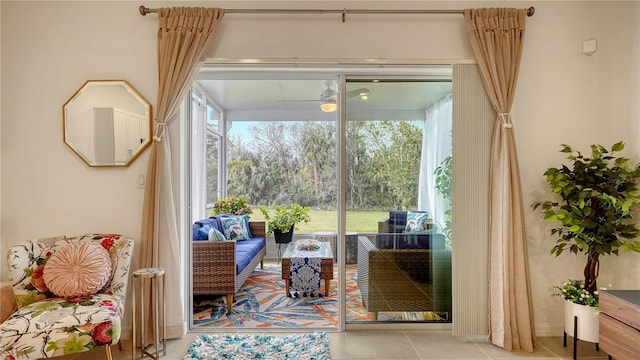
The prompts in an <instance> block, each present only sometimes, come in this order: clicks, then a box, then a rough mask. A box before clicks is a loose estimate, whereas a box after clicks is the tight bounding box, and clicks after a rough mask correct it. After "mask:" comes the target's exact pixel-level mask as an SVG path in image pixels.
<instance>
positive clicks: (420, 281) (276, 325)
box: [189, 67, 452, 331]
mask: <svg viewBox="0 0 640 360" xmlns="http://www.w3.org/2000/svg"><path fill="white" fill-rule="evenodd" d="M434 68H435V67H434ZM409 70H410V69H403V73H402V74H401V75H390V74H383V72H382V71H380V70H379V69H370V68H366V69H355V68H351V69H337V68H336V69H332V70H328V69H327V68H322V69H309V71H308V72H305V71H300V69H295V71H294V70H293V69H292V70H291V71H286V70H283V69H278V70H277V71H269V72H267V71H264V72H261V71H255V70H253V71H242V68H238V69H235V70H234V71H231V72H226V71H220V72H216V71H215V69H214V70H211V69H209V70H208V69H205V70H204V71H203V72H202V74H201V75H200V77H199V78H198V80H197V81H196V83H195V85H194V88H193V90H194V91H193V97H192V110H191V114H192V116H191V118H192V119H191V120H192V121H191V124H192V125H191V132H190V135H189V136H190V144H191V149H192V155H191V159H190V162H191V175H190V176H191V182H190V183H191V196H190V199H191V200H190V201H191V215H192V216H191V223H192V224H194V223H197V222H199V221H200V220H202V219H206V218H208V217H209V216H211V215H212V211H211V209H212V207H213V204H214V203H215V201H216V200H219V199H222V198H227V197H230V196H234V197H244V198H246V199H247V201H248V203H249V204H250V206H251V207H252V209H253V213H252V214H251V215H250V221H265V220H266V219H265V216H264V215H263V213H262V211H261V208H264V209H266V210H269V211H270V213H271V214H273V210H275V208H276V207H281V206H285V205H288V204H291V203H295V204H298V205H301V206H305V207H308V208H309V209H310V221H309V222H306V223H300V224H296V227H295V230H294V233H293V238H292V240H291V242H290V243H285V244H282V243H276V241H275V239H274V236H273V234H271V233H267V234H266V256H265V258H264V260H265V261H264V268H261V267H259V266H258V267H257V268H256V269H255V270H254V271H253V273H252V274H251V276H250V277H249V278H248V279H247V280H246V281H244V282H243V283H242V284H237V289H234V293H233V298H232V299H231V300H230V299H229V297H227V296H224V295H225V294H218V295H217V296H214V295H211V296H209V295H207V296H191V297H190V299H191V309H190V310H191V319H192V329H193V330H196V331H198V330H202V331H209V330H211V329H228V328H233V329H253V330H255V329H295V328H304V329H306V330H308V329H310V328H311V329H313V328H316V329H320V330H327V329H338V327H339V326H340V324H341V323H347V324H358V323H374V322H377V323H395V322H419V323H424V322H440V323H447V322H450V321H451V244H452V238H451V231H450V228H451V207H450V200H451V184H452V183H451V180H452V179H451V159H452V156H451V101H452V99H451V78H450V74H451V71H450V69H449V68H443V67H437V69H436V73H437V74H436V75H433V76H431V75H425V74H426V73H428V72H429V71H430V70H425V69H421V70H420V71H416V72H415V73H413V74H412V73H411V71H409ZM391 72H393V71H391ZM396 72H397V70H396ZM362 73H367V75H361V74H362ZM377 73H380V75H378V74H377ZM351 74H356V75H351ZM372 74H373V75H372ZM407 74H410V75H407ZM341 79H346V80H344V82H342V83H341ZM341 104H344V106H345V107H344V109H341V108H340V106H341ZM339 129H344V134H339V133H338V132H339V131H340V130H339ZM339 135H340V136H339ZM340 139H345V140H344V143H343V144H341V143H340ZM341 146H344V149H345V151H344V152H342V156H339V155H338V154H339V153H341V152H339V151H338V150H339V148H340V147H341ZM341 164H344V169H345V171H344V173H342V172H341V171H339V169H340V166H341ZM341 175H342V177H341ZM339 201H343V203H342V204H343V206H344V208H345V209H346V216H345V218H344V219H341V218H340V217H339V211H338V209H339V208H340V207H339V204H340V203H339ZM339 224H344V226H339ZM267 229H268V225H267ZM341 229H343V230H341ZM193 240H194V239H190V241H193ZM298 240H313V241H316V242H323V243H327V244H328V245H327V246H328V248H329V249H330V252H331V257H332V259H331V262H330V263H329V266H330V268H327V267H326V266H325V265H327V264H326V263H327V261H326V260H327V259H323V267H322V270H321V271H322V273H321V274H319V279H321V281H320V282H319V289H318V291H317V292H316V291H311V292H310V294H309V295H313V296H302V295H303V294H302V292H300V293H297V292H295V291H289V293H287V292H286V290H287V289H288V286H287V285H290V282H289V283H288V282H287V281H290V280H291V279H292V276H293V275H292V269H291V268H290V263H291V261H290V260H291V258H290V257H291V249H289V252H286V250H287V248H288V247H290V245H291V244H294V243H296V241H298ZM283 252H284V253H285V254H284V255H285V257H284V259H283V258H282V255H283ZM283 265H284V266H283ZM328 269H329V270H328ZM341 269H344V271H340V270H341ZM342 284H344V286H342ZM327 285H328V289H327ZM229 301H232V303H233V304H232V306H231V309H232V311H231V312H230V313H228V312H227V304H226V303H227V302H229ZM341 302H344V304H345V308H346V313H345V314H342V315H341V314H340V312H339V309H340V308H341V306H340V304H341Z"/></svg>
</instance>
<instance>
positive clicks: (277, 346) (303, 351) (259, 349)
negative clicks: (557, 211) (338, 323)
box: [184, 332, 331, 360]
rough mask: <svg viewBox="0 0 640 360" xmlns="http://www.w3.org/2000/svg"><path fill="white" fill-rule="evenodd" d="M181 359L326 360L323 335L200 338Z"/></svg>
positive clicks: (325, 340) (326, 353) (237, 335)
mask: <svg viewBox="0 0 640 360" xmlns="http://www.w3.org/2000/svg"><path fill="white" fill-rule="evenodd" d="M184 359H187V360H189V359H191V360H205V359H206V360H209V359H211V360H214V359H215V360H217V359H235V360H248V359H268V360H285V359H291V360H328V359H331V354H330V352H329V338H328V336H327V334H326V333H324V332H323V333H314V334H297V335H239V334H236V335H231V334H220V335H199V336H198V337H197V338H196V340H195V341H194V343H193V344H191V346H190V347H189V350H188V353H187V355H186V356H185V357H184Z"/></svg>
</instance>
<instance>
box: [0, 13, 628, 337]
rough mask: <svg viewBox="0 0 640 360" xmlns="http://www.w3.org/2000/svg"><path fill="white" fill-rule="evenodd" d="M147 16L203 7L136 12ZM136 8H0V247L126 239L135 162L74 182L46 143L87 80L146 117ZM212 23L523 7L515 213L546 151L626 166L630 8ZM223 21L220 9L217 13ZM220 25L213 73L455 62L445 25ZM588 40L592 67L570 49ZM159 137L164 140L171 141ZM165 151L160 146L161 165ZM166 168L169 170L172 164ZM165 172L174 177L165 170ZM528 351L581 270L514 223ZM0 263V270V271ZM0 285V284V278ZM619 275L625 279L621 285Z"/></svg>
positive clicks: (144, 23) (529, 194) (401, 20)
mask: <svg viewBox="0 0 640 360" xmlns="http://www.w3.org/2000/svg"><path fill="white" fill-rule="evenodd" d="M143 3H144V4H145V6H148V7H153V8H156V7H159V6H178V5H180V4H191V5H196V6H211V3H185V2H173V1H172V2H149V1H145V2H143ZM139 5H140V2H137V1H131V2H93V1H92V2H51V1H47V2H12V1H2V2H0V7H1V11H0V14H1V16H2V19H1V29H0V34H1V36H2V38H1V40H2V41H1V47H2V48H1V63H0V64H1V65H0V66H1V68H0V70H1V74H2V77H1V78H0V80H1V91H2V94H3V96H2V98H1V112H0V116H1V118H0V121H1V123H0V125H1V130H0V134H1V139H0V141H1V142H0V144H1V146H2V148H1V150H2V152H1V159H0V165H1V168H0V170H1V171H0V174H1V178H0V185H1V192H0V199H1V207H0V214H1V215H2V221H1V223H0V230H1V233H0V236H1V238H0V244H1V246H2V252H3V253H4V252H5V251H6V248H7V247H8V246H10V245H12V244H14V243H17V242H19V241H24V240H27V239H31V238H36V237H41V236H50V235H56V234H77V233H84V232H94V231H95V232H119V233H126V234H130V235H132V236H134V237H135V238H138V237H139V234H140V218H141V208H142V197H143V192H142V190H139V189H137V187H136V177H137V175H138V174H139V173H144V171H145V168H146V163H147V157H148V154H147V153H148V152H145V153H143V154H142V156H141V157H139V158H138V159H137V160H136V161H135V162H134V163H133V164H132V165H131V166H130V167H128V168H112V169H104V168H98V169H94V168H89V167H87V166H86V165H84V163H83V162H82V161H81V160H80V159H78V158H77V157H76V156H75V155H74V154H73V153H72V152H71V151H70V150H69V149H68V148H67V147H66V146H64V144H63V142H62V120H61V107H62V104H63V103H64V102H65V101H66V100H67V99H68V97H69V96H70V95H71V94H73V92H74V91H75V90H76V89H77V88H78V87H79V86H80V85H81V84H83V83H84V81H86V80H89V79H126V80H128V81H129V82H130V83H131V84H132V85H133V86H134V87H135V88H136V89H137V90H138V91H139V92H140V93H141V94H142V95H143V96H144V97H145V98H147V100H149V101H150V102H151V103H152V104H154V106H155V99H156V90H157V79H156V77H157V70H156V30H157V17H156V16H155V15H149V16H146V17H142V16H140V15H139V14H138V12H137V8H138V6H139ZM216 5H217V6H221V7H223V8H224V7H235V8H238V7H265V8H290V7H305V6H307V7H311V8H320V7H322V8H340V9H341V8H344V7H347V8H433V9H449V8H459V9H462V8H464V7H490V6H516V7H528V6H535V7H536V15H535V16H534V17H532V18H529V19H528V21H527V35H526V38H525V47H524V54H523V61H522V65H521V69H520V78H519V84H518V95H517V99H516V103H515V106H514V110H513V112H512V115H513V118H514V123H515V127H514V129H515V133H516V139H517V141H518V156H519V161H520V166H521V168H520V170H521V175H522V179H523V180H522V183H523V189H524V193H523V197H524V202H525V204H530V203H531V202H532V201H534V200H537V199H540V197H541V196H543V195H544V194H545V193H546V188H545V184H544V182H543V178H542V173H543V172H544V170H545V169H546V168H548V167H550V166H556V165H557V164H558V163H559V162H560V161H561V160H562V156H561V154H560V153H559V152H558V151H557V150H558V149H559V144H561V143H568V144H571V145H573V146H576V147H580V148H586V147H587V145H589V144H592V143H602V144H611V143H613V142H615V141H617V140H624V141H625V142H627V144H628V150H629V151H628V153H629V155H631V156H632V157H633V159H634V160H638V158H639V156H638V154H639V152H640V147H639V146H638V131H639V130H640V129H639V125H638V121H639V120H640V119H639V117H640V110H639V108H638V101H637V99H638V96H639V95H640V94H639V92H640V90H639V89H640V84H639V79H640V76H639V75H640V74H639V72H640V60H639V58H640V55H639V51H640V41H639V35H638V34H640V31H638V24H640V3H638V2H614V1H607V2H576V1H570V2H546V1H543V2H522V1H513V2H506V1H499V2H498V1H494V2H480V1H469V2H432V1H414V2H403V1H387V2H383V1H366V2H365V1H353V2H312V1H299V2H295V3H294V2H288V1H281V2H271V1H256V2H248V1H234V2H216ZM226 5H229V6H226ZM339 18H340V17H339V15H322V16H301V15H296V16H284V15H269V16H267V15H239V14H228V15H227V16H225V18H224V21H223V25H222V26H221V29H220V34H219V36H218V39H219V40H218V42H217V43H216V46H215V48H214V51H213V56H216V57H242V58H288V57H300V58H357V59H365V58H376V59H380V58H385V59H459V60H468V59H471V58H472V57H473V56H472V52H471V48H470V46H469V45H468V40H467V38H466V33H465V30H464V23H463V20H462V17H461V16H460V15H415V16H413V15H412V16H391V15H376V16H373V15H369V16H362V15H349V16H347V22H346V23H342V22H340V21H339ZM590 38H595V39H597V40H598V51H597V52H596V53H595V54H594V55H592V56H590V57H589V56H585V55H582V54H581V45H582V42H583V41H584V40H587V39H590ZM174 128H175V125H174ZM177 140H178V138H177V137H176V136H174V132H173V131H172V141H173V144H174V145H175V146H174V147H175V148H176V149H177V148H178V147H177V143H178V141H177ZM176 158H177V157H176ZM176 166H177V165H176ZM525 213H526V224H527V236H528V241H529V255H530V265H531V283H532V288H533V289H532V291H533V296H534V315H535V320H536V328H537V331H538V334H539V335H559V334H560V333H561V320H560V319H561V316H560V315H561V311H562V310H561V307H560V306H559V300H558V299H556V298H551V297H550V296H549V294H550V293H551V291H552V289H551V286H552V285H553V284H555V283H558V282H560V281H561V280H563V279H566V278H567V277H569V276H573V277H579V276H580V274H581V268H582V265H583V258H582V257H575V256H571V255H562V257H561V258H554V257H552V256H550V255H549V249H550V248H551V246H552V245H553V240H552V239H551V238H550V236H549V235H548V224H546V223H543V222H542V221H541V220H539V216H538V214H535V213H533V212H531V211H530V209H525ZM639 260H640V256H639V255H637V254H623V255H621V256H620V257H618V258H610V259H603V260H602V271H601V275H600V276H601V283H602V284H607V283H611V284H612V285H613V286H615V287H617V288H640V277H639V276H637V275H638V274H639V273H640V261H639ZM3 262H4V259H3ZM1 269H2V270H1V271H2V272H1V273H0V274H1V276H0V278H2V279H6V269H5V268H4V265H2V266H1ZM629 272H631V273H632V274H634V275H636V276H632V277H629V276H626V275H628V274H629Z"/></svg>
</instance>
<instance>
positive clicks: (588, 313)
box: [564, 300, 599, 343]
mask: <svg viewBox="0 0 640 360" xmlns="http://www.w3.org/2000/svg"><path fill="white" fill-rule="evenodd" d="M574 316H577V317H578V335H577V338H578V340H583V341H588V342H592V343H597V342H599V339H598V337H599V331H598V327H599V323H598V321H599V311H598V308H595V307H593V306H586V305H579V304H574V303H572V302H571V301H569V300H565V302H564V332H566V333H567V335H569V336H573V322H574Z"/></svg>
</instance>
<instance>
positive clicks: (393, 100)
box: [196, 76, 451, 121]
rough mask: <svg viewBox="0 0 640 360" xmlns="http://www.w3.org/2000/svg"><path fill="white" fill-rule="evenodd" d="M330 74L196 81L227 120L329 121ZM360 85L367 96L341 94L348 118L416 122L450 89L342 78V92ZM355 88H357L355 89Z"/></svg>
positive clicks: (436, 83)
mask: <svg viewBox="0 0 640 360" xmlns="http://www.w3.org/2000/svg"><path fill="white" fill-rule="evenodd" d="M335 80H336V77H335V76H333V77H326V76H325V78H324V79H320V78H313V79H253V80H246V79H241V80H238V79H218V80H198V81H197V82H196V83H197V84H198V85H199V86H200V87H202V89H204V91H205V93H206V94H207V96H208V97H210V98H213V100H214V102H215V103H217V104H218V105H219V106H220V107H221V108H222V109H223V110H224V112H225V117H226V119H227V120H231V121H260V120H263V121H279V120H280V121H314V120H335V119H336V116H337V113H336V112H333V113H323V112H322V111H321V110H320V95H321V93H322V92H323V90H325V89H326V85H328V84H332V85H331V88H332V89H334V90H335V89H336V86H335ZM360 88H366V89H368V90H369V92H368V93H367V95H368V99H367V100H363V99H362V98H361V97H360V96H358V95H355V96H353V97H350V98H347V107H346V108H347V119H349V120H422V119H424V117H425V110H426V109H427V108H428V107H429V106H431V105H432V104H433V103H434V102H436V101H438V100H440V99H442V98H444V97H446V96H447V95H448V94H450V93H451V82H450V81H449V80H426V79H425V80H421V81H407V80H384V81H380V82H373V81H371V80H357V81H348V82H347V88H346V89H347V93H349V92H350V91H351V90H354V89H360ZM358 92H359V91H358Z"/></svg>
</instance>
